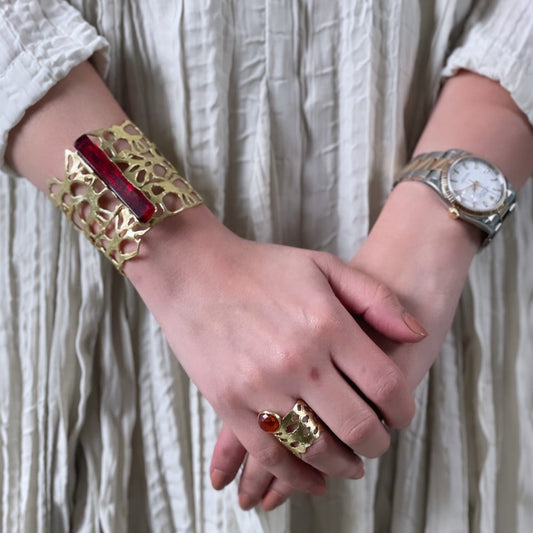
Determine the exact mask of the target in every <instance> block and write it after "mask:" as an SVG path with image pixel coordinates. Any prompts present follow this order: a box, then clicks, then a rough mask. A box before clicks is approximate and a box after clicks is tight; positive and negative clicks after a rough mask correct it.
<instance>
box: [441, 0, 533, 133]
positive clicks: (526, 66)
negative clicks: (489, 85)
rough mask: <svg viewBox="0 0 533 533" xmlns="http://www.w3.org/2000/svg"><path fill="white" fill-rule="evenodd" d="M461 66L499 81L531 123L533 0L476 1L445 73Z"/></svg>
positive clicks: (532, 97) (532, 96) (447, 74)
mask: <svg viewBox="0 0 533 533" xmlns="http://www.w3.org/2000/svg"><path fill="white" fill-rule="evenodd" d="M460 69H466V70H471V71H473V72H476V73H478V74H481V75H483V76H486V77H488V78H491V79H493V80H496V81H498V82H499V83H500V84H501V85H502V86H503V87H504V88H505V89H507V91H509V93H510V94H511V96H512V97H513V99H514V100H515V102H516V104H517V105H518V106H519V107H520V108H521V109H522V110H523V111H524V113H525V114H526V115H527V116H528V118H529V121H530V122H531V123H532V124H533V0H490V1H484V2H478V3H477V6H476V7H475V8H474V10H473V11H472V13H471V15H470V16H469V19H468V22H467V26H466V28H465V32H464V35H463V38H462V40H461V42H460V44H459V46H458V48H456V49H455V50H454V51H453V52H452V53H451V55H450V57H449V59H448V61H447V64H446V66H445V69H444V76H452V75H453V74H455V73H456V72H457V71H458V70H460Z"/></svg>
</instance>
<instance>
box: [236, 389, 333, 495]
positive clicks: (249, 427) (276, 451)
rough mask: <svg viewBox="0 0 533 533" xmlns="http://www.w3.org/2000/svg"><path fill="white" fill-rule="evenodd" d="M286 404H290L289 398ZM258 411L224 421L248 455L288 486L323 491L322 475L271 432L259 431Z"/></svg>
mask: <svg viewBox="0 0 533 533" xmlns="http://www.w3.org/2000/svg"><path fill="white" fill-rule="evenodd" d="M284 403H285V402H284ZM287 403H290V400H289V402H287ZM262 405H263V406H264V405H267V406H268V407H269V408H270V406H269V405H268V404H265V403H262ZM292 405H294V403H293V404H292ZM274 409H276V406H274ZM289 410H290V408H286V407H282V408H281V409H280V410H279V411H277V412H279V413H287V412H288V411H289ZM258 412H259V409H258V410H257V411H256V412H253V413H252V412H251V413H250V416H249V417H247V416H242V417H240V418H239V419H238V420H228V423H230V424H231V425H232V427H234V428H235V432H236V434H237V438H238V439H239V441H240V442H241V443H242V444H243V446H244V447H245V448H246V449H247V450H248V454H249V457H250V456H251V457H253V458H254V459H255V461H256V462H257V463H258V464H259V465H261V466H262V468H263V469H264V470H266V471H267V472H270V473H271V474H272V475H273V476H275V477H277V478H279V479H281V480H283V481H284V482H285V483H287V484H289V485H291V486H292V487H293V488H294V489H295V490H298V491H301V492H309V493H312V494H324V493H325V491H326V482H325V479H324V475H323V474H322V473H321V472H319V471H318V470H316V469H314V468H312V467H311V466H310V465H308V464H306V463H305V462H303V461H301V460H300V459H298V458H297V457H296V456H295V455H293V454H292V453H291V452H290V451H289V450H288V449H287V448H285V447H284V446H283V445H282V444H281V443H280V442H279V441H278V440H277V439H276V438H275V437H274V436H273V435H271V434H269V433H265V432H264V431H262V430H261V429H260V428H259V426H258V424H257V413H258ZM243 427H244V428H245V429H244V431H242V428H243Z"/></svg>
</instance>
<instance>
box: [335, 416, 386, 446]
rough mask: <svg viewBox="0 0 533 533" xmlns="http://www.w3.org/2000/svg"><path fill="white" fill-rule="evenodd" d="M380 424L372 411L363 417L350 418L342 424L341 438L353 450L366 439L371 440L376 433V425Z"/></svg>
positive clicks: (365, 441)
mask: <svg viewBox="0 0 533 533" xmlns="http://www.w3.org/2000/svg"><path fill="white" fill-rule="evenodd" d="M378 424H380V423H379V421H378V420H377V418H376V417H375V416H374V414H372V413H368V414H367V415H366V416H365V417H364V418H360V419H358V420H354V419H353V418H350V419H349V420H348V421H347V422H345V424H344V428H343V431H342V435H341V439H342V440H343V441H344V443H345V444H346V445H348V446H349V447H350V448H352V449H353V450H357V449H358V448H360V447H361V446H362V445H364V444H366V443H367V442H368V441H370V440H372V439H373V437H374V436H375V435H376V433H377V429H378V428H377V425H378Z"/></svg>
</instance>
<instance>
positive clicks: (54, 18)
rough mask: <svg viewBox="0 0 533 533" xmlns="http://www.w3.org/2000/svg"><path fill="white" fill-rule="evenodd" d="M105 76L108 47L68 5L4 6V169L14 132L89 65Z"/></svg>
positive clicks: (26, 0) (0, 50)
mask: <svg viewBox="0 0 533 533" xmlns="http://www.w3.org/2000/svg"><path fill="white" fill-rule="evenodd" d="M91 57H92V58H93V64H94V65H95V66H96V68H97V69H98V70H99V71H100V72H101V73H103V72H104V71H105V68H106V64H107V42H106V41H105V39H104V38H102V37H101V36H99V35H98V33H97V32H96V30H95V29H94V28H93V27H92V26H91V25H90V24H88V23H87V22H86V21H85V20H84V19H83V18H82V16H81V14H80V12H79V11H77V10H76V9H75V8H73V7H72V6H71V5H69V4H68V3H67V2H65V1H63V0H3V1H2V2H1V3H0V167H3V166H4V153H5V147H6V142H7V137H8V134H9V131H10V130H11V129H12V128H13V127H14V126H15V125H16V124H17V123H18V122H19V121H20V120H21V118H22V117H23V115H24V113H25V111H26V110H27V109H28V108H29V107H30V106H32V105H33V104H35V103H36V102H38V101H39V100H40V99H41V98H42V97H43V96H44V95H45V94H46V93H47V91H48V90H50V88H51V87H53V86H54V85H55V84H56V83H57V82H58V81H59V80H61V79H62V78H64V77H65V76H66V75H67V74H68V73H69V72H70V70H71V69H72V68H73V67H75V66H76V65H78V64H80V63H82V62H83V61H85V60H87V59H89V58H91Z"/></svg>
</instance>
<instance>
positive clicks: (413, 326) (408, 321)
mask: <svg viewBox="0 0 533 533" xmlns="http://www.w3.org/2000/svg"><path fill="white" fill-rule="evenodd" d="M402 318H403V321H404V322H405V325H406V326H407V327H408V328H409V329H410V330H411V331H412V332H413V333H416V334H417V335H419V336H420V337H427V334H428V332H427V331H426V330H425V329H424V328H423V327H422V326H421V325H420V324H419V323H418V322H417V320H416V319H415V317H414V316H413V315H411V314H410V313H408V312H407V311H404V312H403V313H402Z"/></svg>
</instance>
